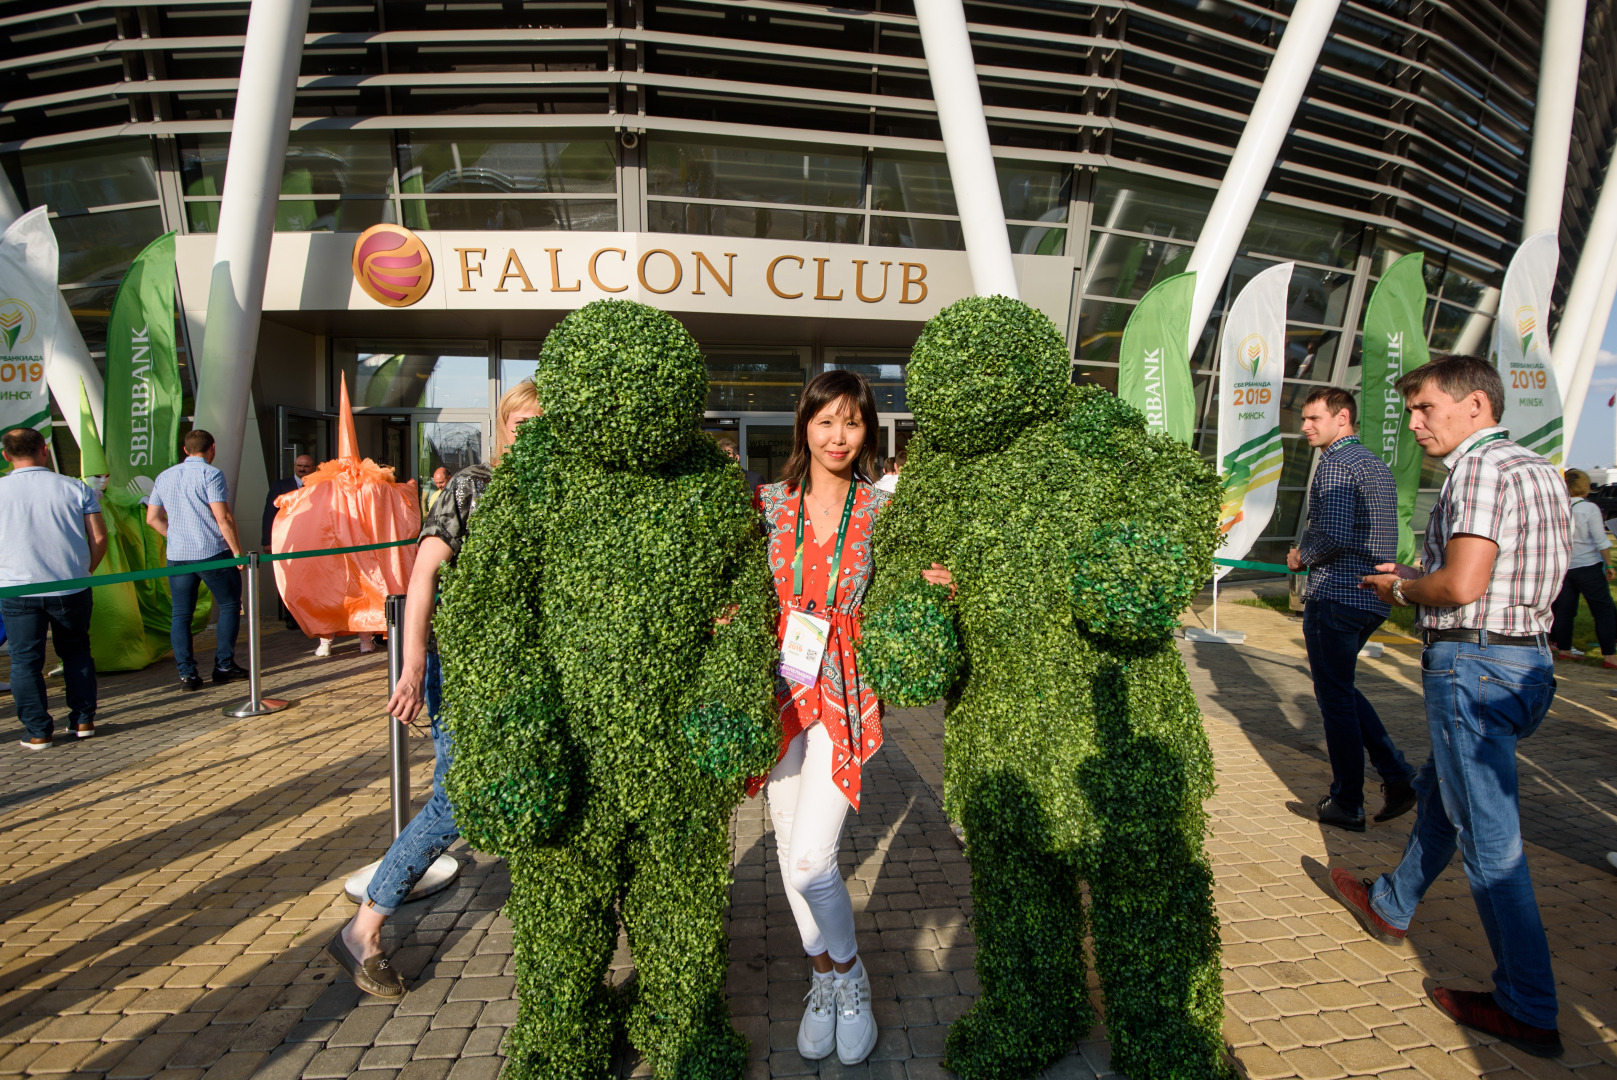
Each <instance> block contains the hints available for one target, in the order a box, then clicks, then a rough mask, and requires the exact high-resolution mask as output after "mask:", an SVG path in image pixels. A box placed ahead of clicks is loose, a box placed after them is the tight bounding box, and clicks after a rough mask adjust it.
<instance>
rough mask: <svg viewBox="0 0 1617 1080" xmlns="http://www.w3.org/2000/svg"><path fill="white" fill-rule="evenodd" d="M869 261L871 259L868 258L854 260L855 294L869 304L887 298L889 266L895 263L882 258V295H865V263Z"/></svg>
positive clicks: (877, 302)
mask: <svg viewBox="0 0 1617 1080" xmlns="http://www.w3.org/2000/svg"><path fill="white" fill-rule="evenodd" d="M869 261H870V260H868V259H855V260H854V261H853V294H854V295H855V296H857V297H858V298H859V299H861V300H863V301H864V302H865V303H867V304H879V303H881V302H882V301H883V300H885V299H887V268H888V267H889V266H892V265H893V264H892V263H890V262H888V261H887V260H886V259H883V260H882V264H881V295H880V296H866V295H865V263H867V262H869Z"/></svg>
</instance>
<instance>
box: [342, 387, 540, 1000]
mask: <svg viewBox="0 0 1617 1080" xmlns="http://www.w3.org/2000/svg"><path fill="white" fill-rule="evenodd" d="M541 413H542V410H541V409H540V408H539V393H538V391H537V390H536V389H535V388H534V385H533V382H532V381H531V380H527V379H524V380H523V381H522V382H520V383H518V384H517V385H516V386H514V387H512V388H511V389H510V390H508V391H506V393H505V395H504V396H503V397H501V398H500V404H499V407H498V409H497V410H496V413H495V417H496V419H495V429H496V430H495V444H494V453H493V454H492V455H491V458H490V462H489V464H487V465H484V464H481V463H479V464H477V465H469V466H467V467H466V468H464V469H462V470H461V471H460V472H458V473H456V474H455V475H454V477H453V478H452V479H451V480H450V481H449V483H448V485H447V486H445V488H444V489H443V491H442V493H441V494H440V495H439V497H438V499H437V501H436V502H434V503H433V506H432V511H431V512H430V513H429V514H428V515H427V517H426V519H425V520H424V521H423V522H422V523H421V537H420V540H419V541H418V546H417V548H416V559H415V570H414V571H413V572H412V573H411V575H410V585H409V588H408V590H407V592H406V596H407V597H408V599H406V600H405V603H404V665H403V667H402V669H401V671H400V673H399V682H398V685H397V686H396V687H395V688H394V690H393V696H392V697H391V698H389V699H388V702H387V711H388V713H389V714H390V715H392V716H393V717H394V718H396V719H398V720H399V721H400V722H402V723H405V724H412V723H413V722H414V721H415V718H416V715H417V714H418V713H419V712H420V711H421V706H422V705H425V706H426V707H427V716H428V718H429V719H430V721H431V731H432V747H433V756H434V764H433V770H432V797H431V798H430V799H428V800H427V804H426V805H425V806H423V807H422V808H421V812H420V813H419V814H417V815H416V816H415V817H414V818H413V819H412V820H411V821H410V824H409V825H407V826H405V828H404V831H403V832H402V833H400V834H399V836H398V839H396V840H394V841H393V846H392V847H390V848H388V849H387V854H386V855H385V856H383V857H382V864H381V865H380V866H378V867H377V868H376V874H375V875H374V876H373V877H372V878H371V884H370V888H369V889H367V890H366V895H365V902H364V903H363V904H361V905H360V906H359V910H358V911H357V912H355V913H354V917H353V918H352V919H350V920H349V922H348V925H346V926H344V927H343V928H342V929H341V930H339V931H338V932H337V933H336V935H334V936H333V937H332V939H331V942H330V944H328V945H327V946H326V951H327V952H328V953H330V954H331V957H332V959H334V960H336V961H337V963H339V964H341V965H342V966H343V968H344V969H346V970H347V972H348V974H349V975H350V976H351V977H352V978H353V980H354V983H355V985H357V986H358V987H359V988H360V989H361V990H363V991H365V992H366V993H367V994H374V995H376V996H377V997H383V998H397V997H400V996H402V995H403V994H404V983H403V981H402V980H400V978H399V975H398V972H396V971H394V970H393V968H392V966H391V965H390V964H389V963H388V960H387V957H385V956H383V955H382V924H383V923H384V922H386V921H387V917H388V916H389V915H391V914H392V913H393V911H394V909H395V908H397V907H398V906H399V905H400V904H402V903H403V902H404V901H405V899H406V898H407V897H408V896H409V895H410V890H412V889H414V888H415V887H416V883H417V882H419V881H420V880H421V876H422V875H423V874H425V873H426V872H427V868H428V867H430V866H431V865H432V864H433V861H434V860H435V859H437V858H438V856H440V855H442V854H443V853H444V852H445V851H446V850H447V849H448V848H449V845H450V844H453V843H454V842H455V841H456V840H458V839H459V838H460V829H459V828H458V827H456V825H455V819H454V815H453V812H452V811H451V808H450V806H449V799H448V798H447V797H446V796H445V795H444V777H445V776H447V775H448V774H449V762H450V757H451V754H452V752H453V747H452V745H451V743H450V739H449V733H448V732H447V731H444V730H443V729H442V728H441V727H439V726H438V711H439V705H440V703H441V702H442V700H443V695H442V686H443V672H442V669H441V668H440V667H439V664H438V651H437V648H436V643H435V642H434V641H433V640H432V633H431V622H432V608H433V603H434V598H435V597H436V596H437V595H438V575H439V572H440V571H441V570H442V569H443V567H444V566H445V565H446V564H450V563H453V562H454V561H455V556H456V555H458V554H459V553H460V545H461V542H462V541H463V540H464V539H465V538H466V522H467V520H468V519H469V518H470V517H471V515H472V512H473V511H474V510H475V509H476V508H477V499H478V496H480V495H482V494H483V489H484V488H486V487H487V486H488V482H489V480H490V479H491V478H492V477H493V475H494V466H495V465H498V464H499V460H500V455H501V454H502V453H503V452H504V451H505V449H506V448H507V447H509V446H510V445H511V444H512V443H513V442H515V441H516V435H517V426H518V425H519V424H521V423H522V422H523V421H524V420H528V419H530V418H532V417H535V416H539V415H541Z"/></svg>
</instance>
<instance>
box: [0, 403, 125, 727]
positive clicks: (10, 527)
mask: <svg viewBox="0 0 1617 1080" xmlns="http://www.w3.org/2000/svg"><path fill="white" fill-rule="evenodd" d="M0 452H3V453H4V456H5V459H6V461H8V462H10V463H11V472H10V473H9V474H7V475H6V476H4V477H0V587H4V586H11V585H44V584H46V583H47V582H51V581H71V580H73V579H74V578H84V577H89V576H90V574H91V572H92V571H94V570H95V568H96V565H97V564H98V563H100V562H101V558H102V556H104V555H105V554H106V553H107V528H106V525H105V524H103V522H102V519H101V503H100V502H99V501H98V500H97V499H96V496H95V492H93V491H91V490H90V489H89V488H88V487H86V486H85V485H84V483H83V482H82V481H80V480H75V479H73V478H72V477H68V476H58V475H57V474H56V473H54V472H52V471H51V467H50V465H51V454H50V448H49V445H48V444H47V443H46V442H45V437H44V436H43V435H41V434H40V433H39V432H38V431H35V430H34V429H33V428H12V429H11V430H10V431H7V432H6V433H5V434H4V435H0ZM91 609H92V599H91V590H90V589H88V588H72V589H67V590H51V591H48V592H44V593H35V594H34V595H32V596H9V597H6V598H5V599H3V600H0V617H3V618H4V619H5V621H6V630H7V631H8V632H9V634H10V635H11V678H12V682H13V683H14V684H15V685H14V686H13V687H12V695H13V697H14V698H15V700H16V702H17V719H19V720H21V721H22V725H23V728H24V729H25V730H24V732H23V737H22V745H23V747H24V748H26V749H28V750H46V749H49V748H50V745H51V741H52V737H53V735H54V731H53V728H52V720H51V714H50V712H49V711H48V710H47V708H46V704H47V702H46V698H45V674H44V672H45V636H46V635H47V634H49V635H50V637H51V642H52V644H54V645H55V647H56V655H57V656H58V657H59V658H60V659H61V661H62V678H63V680H64V681H65V682H66V683H67V687H66V690H67V707H68V718H67V726H68V728H69V730H71V732H72V733H73V735H75V736H77V737H78V738H80V739H86V738H89V737H90V736H92V735H94V734H95V704H96V682H95V660H94V659H93V658H92V657H91V656H90V611H91Z"/></svg>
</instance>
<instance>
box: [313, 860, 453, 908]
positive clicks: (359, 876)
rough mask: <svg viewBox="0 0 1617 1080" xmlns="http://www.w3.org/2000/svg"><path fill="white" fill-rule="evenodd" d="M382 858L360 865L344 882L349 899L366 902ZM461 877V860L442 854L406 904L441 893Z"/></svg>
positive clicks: (412, 892) (407, 897) (408, 897)
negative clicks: (366, 895)
mask: <svg viewBox="0 0 1617 1080" xmlns="http://www.w3.org/2000/svg"><path fill="white" fill-rule="evenodd" d="M381 865H382V860H381V859H377V860H376V861H375V862H373V863H370V864H368V865H366V866H362V867H360V868H359V869H358V870H355V871H354V872H353V873H352V874H349V875H348V879H347V880H346V881H344V882H343V886H342V891H343V894H344V895H345V896H347V897H348V899H349V900H351V901H353V902H354V903H356V904H363V903H364V902H365V893H366V892H367V891H368V890H369V889H370V887H371V878H373V877H375V876H376V871H377V869H378V868H379V867H380V866H381ZM459 877H460V860H459V859H457V858H455V857H454V856H453V855H440V856H438V857H437V858H436V859H434V860H433V863H432V865H431V866H429V867H427V872H426V873H425V874H422V875H421V880H420V881H418V882H416V887H415V888H413V889H411V890H410V895H409V896H406V897H405V898H404V902H405V903H406V904H408V903H410V902H411V901H413V900H424V899H426V898H427V897H429V896H432V895H433V894H435V893H441V892H443V891H444V890H445V889H447V888H449V886H451V885H453V884H454V883H455V880H456V879H457V878H459Z"/></svg>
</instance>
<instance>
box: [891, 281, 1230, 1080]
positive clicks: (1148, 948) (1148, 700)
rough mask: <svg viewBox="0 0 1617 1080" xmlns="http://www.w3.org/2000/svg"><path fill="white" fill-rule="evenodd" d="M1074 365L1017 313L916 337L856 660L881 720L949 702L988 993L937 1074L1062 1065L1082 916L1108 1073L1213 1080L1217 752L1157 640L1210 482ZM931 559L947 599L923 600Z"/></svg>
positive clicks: (1082, 997) (1216, 1065) (953, 782)
mask: <svg viewBox="0 0 1617 1080" xmlns="http://www.w3.org/2000/svg"><path fill="white" fill-rule="evenodd" d="M1069 366H1070V365H1069V360H1068V358H1067V351H1066V348H1065V346H1064V344H1063V341H1062V338H1061V335H1060V334H1059V333H1058V332H1057V330H1056V328H1055V327H1054V326H1053V325H1052V324H1051V322H1050V320H1049V319H1047V318H1045V317H1044V316H1043V315H1041V314H1040V313H1039V312H1037V311H1035V310H1033V309H1032V308H1030V307H1028V306H1027V305H1025V304H1022V303H1020V302H1018V301H1015V300H1009V299H1006V298H1004V297H989V298H981V297H979V298H971V299H966V300H961V301H959V302H958V303H955V304H952V305H950V306H949V307H948V308H946V309H945V310H944V311H943V312H941V313H940V314H939V315H937V316H936V317H935V318H933V319H932V320H931V321H930V322H928V323H927V325H926V327H925V329H924V330H923V331H922V333H921V336H920V339H919V341H917V342H916V345H915V351H914V354H913V356H912V358H911V361H910V366H909V373H908V378H907V380H906V382H907V388H908V392H909V400H910V403H911V407H912V408H913V409H914V411H915V418H916V421H917V423H918V427H919V434H918V435H917V437H916V439H915V440H914V441H913V442H912V443H911V444H910V448H909V463H908V465H907V466H906V468H905V470H904V476H903V480H902V482H901V483H900V484H899V486H898V493H897V495H896V496H895V497H894V499H893V501H892V503H891V505H889V507H888V508H887V510H886V512H885V513H883V514H882V516H881V518H880V519H879V520H878V521H877V523H876V528H875V534H874V538H873V542H874V545H875V563H876V578H875V581H874V583H873V584H872V587H871V590H870V594H869V596H868V597H867V598H866V600H865V608H864V611H865V619H864V639H863V642H862V644H861V646H860V649H859V660H860V666H861V669H862V670H863V672H864V674H865V677H866V679H867V680H868V681H869V683H870V684H871V686H873V687H874V688H875V689H876V691H877V693H879V694H880V695H881V697H882V698H883V699H885V700H887V701H889V702H892V703H894V704H898V705H908V706H915V705H923V704H926V703H928V702H931V701H934V700H936V699H937V698H938V697H939V696H940V695H941V696H944V697H945V698H946V699H947V707H948V712H947V722H946V728H945V736H944V751H945V758H944V761H945V765H944V801H945V804H946V809H947V810H948V813H949V815H950V817H951V818H952V819H953V820H955V821H957V822H959V823H960V824H961V825H962V826H963V827H964V828H965V831H966V847H967V853H968V854H969V855H970V857H971V871H972V897H973V903H974V912H973V916H972V926H973V929H974V930H975V932H976V936H977V942H978V953H977V974H978V977H979V979H980V981H981V983H982V997H981V998H980V999H979V1000H978V1002H977V1004H976V1005H975V1007H974V1008H973V1009H972V1010H971V1011H970V1012H969V1013H967V1014H966V1015H965V1016H963V1017H961V1018H960V1019H959V1020H958V1021H956V1022H955V1024H954V1025H953V1027H952V1028H951V1030H950V1032H949V1037H948V1043H947V1048H946V1055H947V1056H946V1057H945V1063H946V1064H947V1065H948V1066H949V1067H950V1068H951V1069H953V1070H954V1071H955V1072H956V1073H958V1074H959V1075H960V1076H962V1077H964V1078H966V1080H990V1078H993V1080H998V1078H1021V1077H1027V1076H1032V1075H1033V1074H1035V1073H1036V1072H1038V1071H1039V1070H1040V1069H1042V1068H1043V1067H1045V1066H1046V1065H1048V1064H1050V1063H1051V1062H1053V1061H1055V1060H1056V1059H1058V1058H1059V1057H1061V1056H1062V1055H1063V1054H1064V1053H1066V1052H1067V1051H1068V1050H1069V1049H1070V1048H1071V1047H1072V1045H1073V1043H1074V1042H1075V1041H1076V1040H1077V1039H1079V1038H1081V1037H1082V1036H1083V1035H1084V1033H1085V1032H1087V1031H1088V1030H1089V1028H1090V1026H1091V1024H1092V1023H1093V1016H1092V1014H1091V1009H1090V1006H1089V995H1088V992H1087V989H1086V983H1085V972H1084V967H1085V961H1084V933H1085V926H1086V922H1087V924H1088V927H1089V929H1090V931H1091V932H1092V933H1093V935H1094V938H1095V963H1096V968H1097V970H1098V973H1099V975H1100V981H1101V986H1102V989H1103V991H1104V994H1105V1001H1106V1020H1107V1029H1108V1031H1109V1032H1110V1035H1111V1040H1112V1065H1113V1067H1114V1068H1116V1069H1118V1070H1119V1071H1121V1072H1124V1073H1127V1074H1128V1075H1130V1076H1133V1077H1134V1078H1135V1080H1153V1078H1156V1080H1161V1078H1168V1077H1173V1078H1196V1080H1205V1078H1215V1077H1225V1076H1228V1075H1230V1070H1229V1066H1228V1065H1227V1064H1226V1060H1225V1057H1224V1045H1223V1039H1222V1035H1221V1031H1220V1028H1221V1024H1222V1018H1223V1001H1222V986H1221V980H1220V963H1219V939H1218V920H1217V917H1216V915H1215V913H1214V910H1213V898H1212V883H1213V878H1212V872H1211V869H1210V867H1209V865H1208V861H1207V858H1206V856H1205V854H1204V853H1203V851H1202V836H1203V832H1204V830H1205V827H1206V815H1205V813H1204V812H1203V810H1202V802H1203V801H1204V800H1205V799H1206V798H1207V797H1208V796H1209V795H1211V794H1212V791H1213V762H1212V754H1211V751H1210V750H1209V747H1208V743H1207V736H1206V733H1205V732H1204V731H1203V729H1202V726H1201V718H1200V715H1199V712H1198V709H1197V707H1196V701H1195V697H1194V696H1193V694H1192V692H1191V689H1190V684H1189V681H1188V680H1187V678H1186V676H1185V671H1184V667H1183V664H1182V663H1181V661H1180V659H1179V654H1178V652H1177V650H1176V649H1175V648H1174V644H1173V640H1172V638H1171V637H1170V634H1171V631H1172V630H1173V628H1174V627H1175V626H1176V625H1177V623H1178V618H1177V617H1178V614H1179V613H1180V612H1181V611H1183V610H1184V607H1185V605H1186V604H1188V603H1189V601H1190V599H1191V597H1193V596H1194V595H1195V593H1196V591H1197V590H1198V588H1199V587H1200V586H1201V584H1202V583H1203V582H1205V581H1206V580H1207V579H1208V578H1209V577H1211V575H1212V563H1211V557H1212V552H1213V548H1214V546H1215V542H1216V537H1217V532H1216V523H1217V518H1218V506H1219V483H1218V478H1217V476H1216V475H1214V473H1213V470H1212V468H1211V467H1210V466H1208V465H1207V464H1205V463H1204V462H1203V461H1202V460H1201V458H1200V457H1199V456H1197V455H1196V454H1195V453H1194V452H1193V451H1191V450H1190V449H1188V448H1187V447H1184V446H1182V445H1180V444H1178V443H1175V442H1172V441H1170V440H1168V439H1166V438H1164V437H1161V436H1158V435H1151V434H1147V432H1146V429H1145V422H1144V418H1143V417H1142V416H1141V415H1140V413H1139V412H1137V411H1136V410H1134V409H1133V408H1131V407H1129V406H1128V405H1125V404H1123V403H1122V402H1120V401H1118V400H1117V398H1115V397H1113V396H1112V395H1111V394H1109V393H1107V392H1105V391H1103V390H1100V389H1098V388H1092V387H1084V388H1078V387H1073V386H1071V385H1069V383H1068V372H1069ZM934 562H936V563H940V564H942V565H944V566H947V567H948V568H949V569H950V570H951V571H952V572H953V574H954V578H955V582H956V584H957V586H958V590H959V591H958V595H957V597H956V598H955V599H954V600H950V598H949V596H948V594H947V592H946V590H944V589H942V588H940V587H937V586H931V585H927V584H925V583H924V582H922V580H921V570H922V569H923V568H925V567H928V566H930V565H931V564H932V563H934ZM1085 881H1086V882H1088V883H1089V892H1090V905H1089V911H1088V913H1087V919H1086V913H1085V910H1084V906H1083V903H1082V900H1081V898H1080V891H1079V890H1080V885H1079V883H1080V882H1085Z"/></svg>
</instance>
